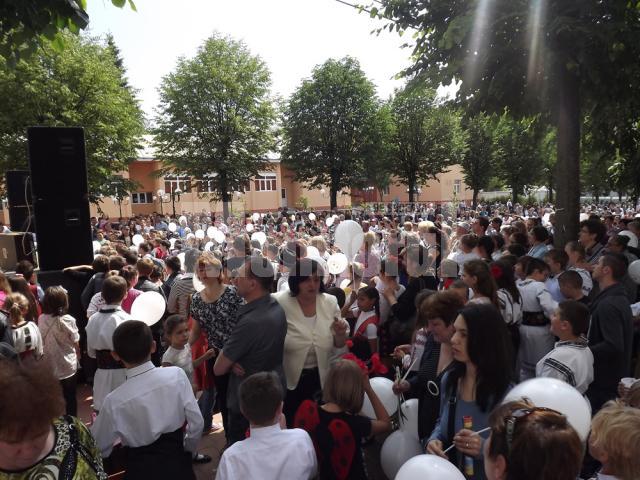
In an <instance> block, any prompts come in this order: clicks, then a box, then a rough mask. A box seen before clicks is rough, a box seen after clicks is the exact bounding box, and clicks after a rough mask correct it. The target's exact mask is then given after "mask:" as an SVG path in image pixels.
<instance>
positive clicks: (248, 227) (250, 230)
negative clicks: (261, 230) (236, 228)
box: [244, 223, 255, 233]
mask: <svg viewBox="0 0 640 480" xmlns="http://www.w3.org/2000/svg"><path fill="white" fill-rule="evenodd" d="M244 228H245V229H246V230H247V232H249V233H251V232H253V229H254V228H255V227H254V226H253V223H247V225H246V227H244Z"/></svg>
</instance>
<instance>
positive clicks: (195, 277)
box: [193, 274, 204, 292]
mask: <svg viewBox="0 0 640 480" xmlns="http://www.w3.org/2000/svg"><path fill="white" fill-rule="evenodd" d="M193 288H195V290H196V292H201V291H202V290H204V284H203V283H202V282H201V281H200V279H199V278H198V275H196V274H194V275H193Z"/></svg>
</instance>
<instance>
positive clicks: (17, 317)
mask: <svg viewBox="0 0 640 480" xmlns="http://www.w3.org/2000/svg"><path fill="white" fill-rule="evenodd" d="M4 309H5V310H6V311H7V312H9V318H10V320H11V324H12V325H17V324H18V323H20V322H21V321H22V320H24V315H25V313H27V312H28V311H29V300H27V297H25V296H24V295H23V294H21V293H11V294H9V295H7V298H5V299H4Z"/></svg>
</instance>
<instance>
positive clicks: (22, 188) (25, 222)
mask: <svg viewBox="0 0 640 480" xmlns="http://www.w3.org/2000/svg"><path fill="white" fill-rule="evenodd" d="M6 185H7V203H8V205H9V219H10V222H11V230H13V231H14V232H31V233H35V231H36V229H35V218H34V215H33V200H32V198H31V174H30V173H29V170H9V171H7V176H6Z"/></svg>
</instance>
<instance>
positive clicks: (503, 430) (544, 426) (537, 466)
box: [484, 401, 583, 480]
mask: <svg viewBox="0 0 640 480" xmlns="http://www.w3.org/2000/svg"><path fill="white" fill-rule="evenodd" d="M489 425H490V426H491V436H490V437H489V439H488V440H487V441H486V442H485V446H484V470H485V473H486V478H487V479H488V480H541V479H553V480H575V479H576V478H578V474H579V473H580V468H581V466H582V452H583V448H582V443H581V441H580V437H578V434H577V433H576V431H575V430H574V429H573V428H572V427H571V425H569V423H568V421H567V417H565V416H564V415H562V414H561V413H558V412H556V411H555V410H550V409H547V408H538V407H535V406H534V405H533V404H531V403H529V402H528V401H518V402H509V403H506V404H504V405H500V406H499V407H498V408H496V409H495V410H494V411H493V412H492V413H491V416H490V417H489Z"/></svg>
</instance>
